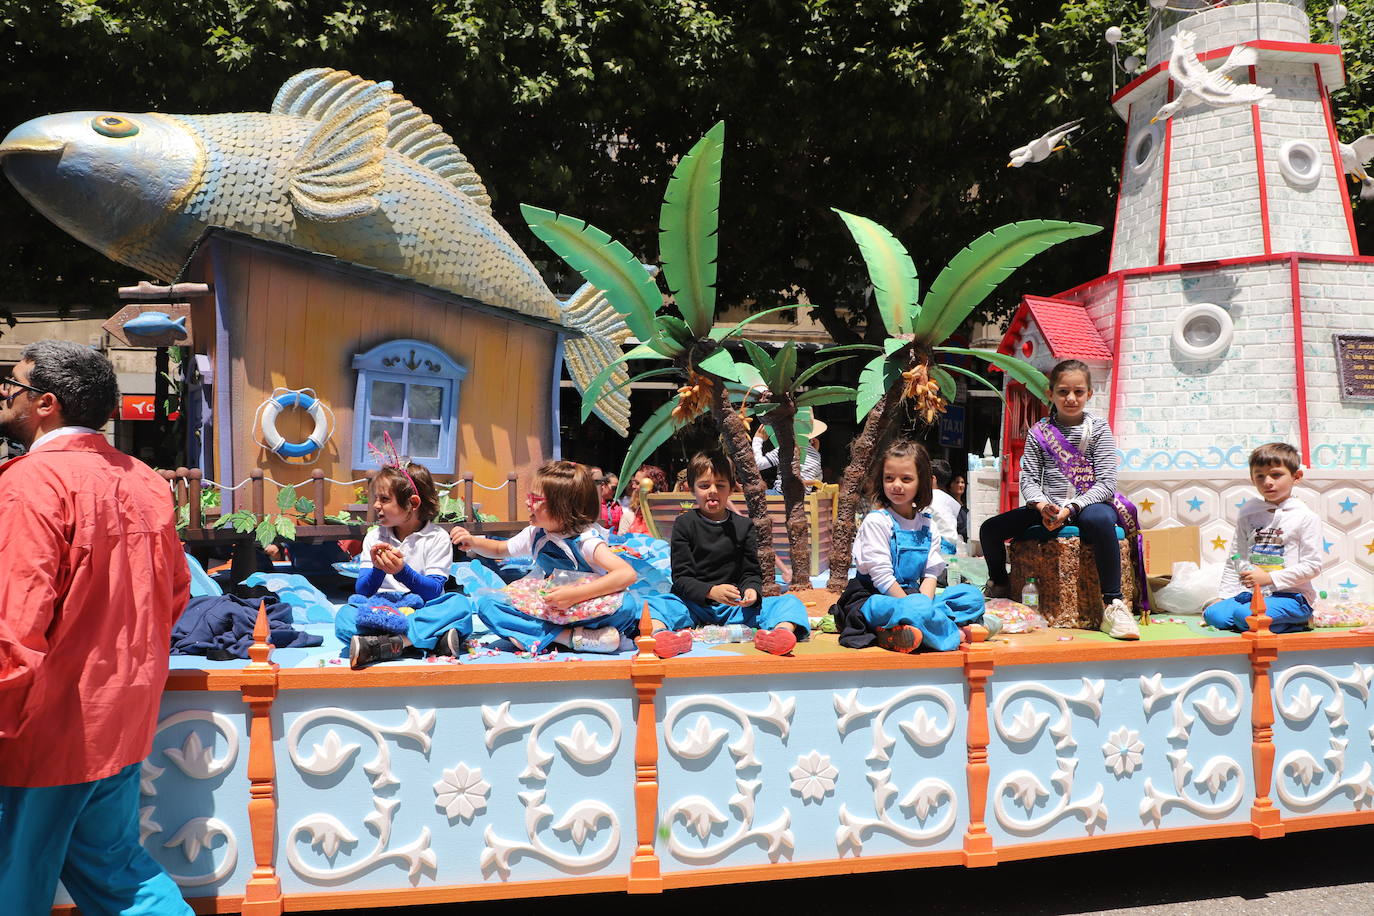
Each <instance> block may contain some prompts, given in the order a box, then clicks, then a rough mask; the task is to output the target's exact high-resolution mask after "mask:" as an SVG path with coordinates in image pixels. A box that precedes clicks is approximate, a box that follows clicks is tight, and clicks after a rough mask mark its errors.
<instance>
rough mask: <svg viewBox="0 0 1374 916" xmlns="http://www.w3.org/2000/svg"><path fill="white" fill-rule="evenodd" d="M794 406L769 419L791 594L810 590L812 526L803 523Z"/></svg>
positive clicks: (803, 498) (802, 501)
mask: <svg viewBox="0 0 1374 916" xmlns="http://www.w3.org/2000/svg"><path fill="white" fill-rule="evenodd" d="M796 415H797V409H796V406H795V405H794V406H792V408H791V409H790V410H788V409H786V408H779V409H778V410H776V411H774V412H773V413H772V415H771V417H770V419H771V420H772V421H773V431H774V432H775V433H776V434H777V437H778V484H779V486H780V488H781V489H782V504H783V507H784V511H785V512H786V513H787V544H788V547H789V549H790V550H791V552H792V583H791V588H792V591H799V590H801V589H805V588H810V587H811V526H810V525H808V524H807V522H806V488H805V486H804V485H803V484H802V479H801V452H800V451H799V450H798V448H797V430H796V427H795V426H794V425H793V419H794V418H795V417H796Z"/></svg>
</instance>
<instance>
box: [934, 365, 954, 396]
mask: <svg viewBox="0 0 1374 916" xmlns="http://www.w3.org/2000/svg"><path fill="white" fill-rule="evenodd" d="M930 377H931V378H933V379H935V383H936V384H937V385H939V386H940V397H942V398H944V399H945V400H946V401H949V402H950V403H951V404H952V403H954V398H955V397H956V396H957V395H958V394H959V386H958V385H957V384H956V383H955V381H954V376H952V375H950V374H949V373H948V372H946V371H945V370H944V369H943V368H941V367H940V366H931V367H930Z"/></svg>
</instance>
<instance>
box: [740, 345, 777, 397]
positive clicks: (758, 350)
mask: <svg viewBox="0 0 1374 916" xmlns="http://www.w3.org/2000/svg"><path fill="white" fill-rule="evenodd" d="M740 343H741V344H743V345H744V352H745V353H747V354H748V355H749V362H751V363H753V364H754V368H755V369H757V370H759V377H760V378H762V379H763V384H764V385H766V386H767V387H768V388H770V389H771V388H772V387H773V379H774V374H775V369H774V365H773V357H771V356H769V355H768V351H767V350H765V349H763V347H760V346H759V345H758V344H756V343H754V342H753V341H752V340H750V339H749V338H747V337H746V338H744V339H743V340H741V341H740Z"/></svg>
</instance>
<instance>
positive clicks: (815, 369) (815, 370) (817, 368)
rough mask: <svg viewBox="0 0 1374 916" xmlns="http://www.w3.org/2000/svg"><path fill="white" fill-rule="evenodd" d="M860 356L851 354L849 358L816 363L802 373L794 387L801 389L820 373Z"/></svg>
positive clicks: (837, 358) (844, 357) (839, 357)
mask: <svg viewBox="0 0 1374 916" xmlns="http://www.w3.org/2000/svg"><path fill="white" fill-rule="evenodd" d="M858 355H859V354H857V353H851V354H849V355H848V356H837V357H835V358H834V359H825V360H821V361H820V362H818V363H816V364H815V365H814V366H811V367H810V368H808V369H806V370H805V371H804V372H802V374H801V375H799V376H797V379H796V381H794V382H793V383H792V387H794V388H800V387H801V386H802V385H805V384H806V382H807V380H808V379H811V378H813V377H815V376H817V375H819V374H820V373H822V372H824V371H825V370H826V369H829V368H830V367H831V366H833V365H835V364H836V363H842V362H844V361H845V360H847V359H853V358H854V357H856V356H858Z"/></svg>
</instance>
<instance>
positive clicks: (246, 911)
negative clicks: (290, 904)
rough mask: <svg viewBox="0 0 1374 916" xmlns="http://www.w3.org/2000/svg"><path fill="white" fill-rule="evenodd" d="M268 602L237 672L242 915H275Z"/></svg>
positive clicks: (278, 902)
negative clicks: (243, 751) (241, 732)
mask: <svg viewBox="0 0 1374 916" xmlns="http://www.w3.org/2000/svg"><path fill="white" fill-rule="evenodd" d="M269 632H270V631H269V629H268V624H267V602H266V601H263V602H261V603H260V604H259V605H258V620H257V623H255V624H254V625H253V644H252V645H251V646H249V647H248V659H249V661H248V664H247V665H246V666H244V669H243V676H242V681H241V684H242V691H243V702H244V703H246V704H247V705H248V708H249V711H250V718H249V724H248V823H249V828H250V830H251V831H252V834H253V874H252V875H251V876H250V877H249V879H248V885H247V887H245V888H244V891H243V911H242V912H243V916H280V914H281V912H282V897H281V878H279V877H277V870H276V866H275V865H274V862H273V860H274V855H275V852H276V845H277V764H276V759H275V757H274V756H273V754H272V719H271V712H272V702H273V701H274V700H275V699H276V698H277V663H276V662H274V661H272V660H271V656H272V646H271V644H270V643H269V642H268V641H267V639H268V634H269Z"/></svg>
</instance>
